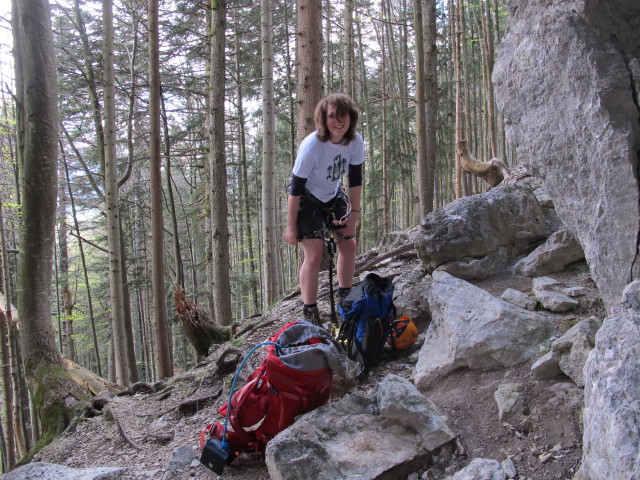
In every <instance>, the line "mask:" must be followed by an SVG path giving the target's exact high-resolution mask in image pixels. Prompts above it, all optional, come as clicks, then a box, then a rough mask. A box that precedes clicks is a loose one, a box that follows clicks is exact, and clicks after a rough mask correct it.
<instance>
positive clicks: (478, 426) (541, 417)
mask: <svg viewBox="0 0 640 480" xmlns="http://www.w3.org/2000/svg"><path fill="white" fill-rule="evenodd" d="M417 268H419V262H418V261H417V260H416V259H415V257H414V258H413V259H405V260H401V261H398V260H394V259H390V260H387V261H386V262H384V263H381V264H379V265H377V266H376V267H375V268H372V269H371V271H375V272H376V273H378V274H379V275H383V276H391V277H395V276H397V275H399V274H401V273H404V272H407V271H409V270H411V269H417ZM550 276H552V277H554V278H557V279H558V280H561V281H565V282H568V283H571V284H574V285H581V286H583V287H586V289H587V291H588V292H589V294H588V295H587V296H585V297H581V304H580V307H578V309H577V310H576V311H574V312H571V313H570V314H563V315H559V314H552V316H553V318H555V319H556V320H557V325H558V334H561V333H563V332H564V331H565V330H566V329H567V328H568V327H569V326H570V325H571V324H573V323H575V322H576V321H577V320H580V319H583V318H587V317H589V316H591V315H595V316H597V317H599V318H600V319H603V318H604V316H605V311H604V308H603V305H602V301H601V299H600V297H599V295H598V293H597V289H596V288H595V285H594V283H593V281H592V280H591V277H590V275H589V272H588V270H587V269H586V266H585V265H584V264H582V265H581V264H578V265H574V266H573V267H572V268H569V269H568V270H566V271H565V272H562V273H561V274H556V275H550ZM531 282H532V279H531V278H527V277H517V276H514V275H512V274H511V273H510V272H508V271H505V272H503V273H501V274H499V275H495V276H493V277H490V278H488V279H487V280H484V281H481V282H474V283H475V284H476V285H478V286H480V287H481V288H483V289H485V290H487V291H489V292H490V293H492V294H494V295H497V296H499V295H500V294H501V293H502V292H503V291H504V290H505V289H506V288H516V289H519V290H521V291H526V292H528V291H530V290H531ZM324 288H325V289H324V290H321V295H320V302H319V303H320V308H321V310H324V311H325V312H328V311H329V308H330V307H329V304H328V301H327V298H328V295H326V282H325V285H324ZM287 298H288V299H287V300H284V301H282V302H280V303H279V304H277V305H276V306H275V307H274V308H273V309H272V310H271V311H270V312H268V313H267V314H266V315H265V316H263V317H262V318H261V319H259V321H258V322H256V319H253V320H252V321H253V322H255V323H257V324H259V325H260V326H257V327H256V328H253V329H252V330H250V331H249V332H248V333H247V334H245V335H243V336H242V345H239V346H238V348H239V349H240V350H242V351H243V352H247V351H248V350H249V349H250V348H251V347H253V346H254V345H256V344H257V343H259V342H261V341H264V340H266V339H267V338H268V337H269V336H270V335H272V334H273V333H275V332H276V331H277V330H278V329H279V328H280V327H281V326H282V325H283V324H285V323H287V322H289V321H291V320H295V319H298V318H299V316H300V312H301V306H300V300H299V297H297V296H296V295H294V294H292V295H290V296H289V297H287ZM421 338H424V332H422V335H421ZM416 348H418V347H416ZM225 349H226V346H224V347H223V346H220V347H218V348H217V349H216V350H215V351H214V352H212V353H211V355H210V356H209V357H208V358H207V359H206V361H205V362H202V363H201V364H200V365H199V366H197V367H195V368H193V369H191V370H189V371H187V372H184V373H181V374H179V375H176V376H175V377H173V378H172V379H170V380H169V381H168V382H166V384H165V386H164V388H163V389H162V390H159V391H156V392H151V393H137V394H133V395H123V396H116V397H114V398H113V399H112V400H111V402H110V403H108V405H107V406H106V407H105V408H104V409H103V413H102V414H101V415H98V416H95V417H92V418H86V419H83V420H81V421H79V422H78V424H77V426H76V427H75V428H74V429H72V430H71V431H68V432H66V433H64V434H63V435H62V436H61V437H60V438H59V439H58V440H56V441H55V442H54V443H52V444H51V445H49V446H48V447H46V448H45V449H44V450H42V451H41V452H40V453H39V454H38V455H37V456H36V457H35V459H34V461H45V462H51V463H58V464H62V465H66V466H70V467H98V466H103V467H127V473H126V474H125V475H124V476H123V477H122V478H124V479H127V480H128V479H143V478H153V479H155V478H158V479H161V478H163V477H164V476H165V475H166V471H167V469H168V465H169V459H170V458H171V454H172V452H173V451H174V450H175V449H176V448H177V447H182V446H190V447H192V448H193V449H194V450H196V452H197V454H198V455H199V450H197V448H198V447H197V445H198V439H199V435H200V432H201V430H202V428H203V427H204V426H205V425H207V424H208V423H210V422H211V421H212V420H214V419H215V420H220V416H219V415H217V413H216V412H217V409H218V407H219V406H220V405H221V404H223V403H224V402H226V400H227V398H226V396H227V395H228V393H227V392H228V386H229V382H230V377H231V375H230V374H227V375H224V376H221V375H219V374H218V373H217V367H216V361H217V359H218V358H219V357H220V355H221V353H222V352H223V351H224V350H225ZM254 357H255V358H254ZM259 357H260V355H253V357H252V360H253V361H250V362H249V363H250V364H251V363H252V364H253V365H257V363H258V362H259V360H260V358H259ZM416 359H417V353H416V352H413V353H412V354H408V355H404V356H401V357H399V358H396V359H391V360H388V361H386V362H384V363H382V364H380V365H379V366H377V367H376V368H375V369H374V370H373V371H372V374H371V375H370V376H369V378H368V379H367V380H366V381H365V382H364V383H362V384H360V385H357V386H354V387H353V388H352V390H353V389H355V390H360V391H364V392H365V393H371V392H372V391H373V390H374V389H375V386H376V384H377V382H379V381H380V380H381V379H382V378H383V377H384V376H385V375H386V374H388V373H390V372H391V373H395V374H398V375H402V376H404V377H406V378H410V377H411V374H412V372H413V367H414V364H415V362H416ZM250 371H251V368H250V367H248V368H245V372H250ZM504 382H520V383H522V384H523V385H524V392H525V405H524V406H523V408H522V411H521V412H520V413H519V414H518V415H517V416H516V417H514V418H512V419H510V420H509V422H508V423H507V422H502V421H500V420H499V419H498V408H497V405H496V402H495V400H494V396H493V394H494V392H495V390H496V388H497V386H498V385H499V384H501V383H504ZM345 393H346V392H345V391H344V390H343V391H335V392H334V397H333V398H334V399H336V398H339V397H340V396H342V395H344V394H345ZM424 394H425V396H426V397H427V398H429V399H430V400H431V401H432V402H433V403H435V404H436V406H437V407H438V408H439V409H440V410H441V411H442V413H444V414H445V415H446V416H447V417H448V425H449V427H450V428H451V429H452V430H453V431H454V432H455V433H456V434H457V435H458V440H457V445H456V446H453V445H447V446H445V447H443V448H442V450H441V451H439V452H436V455H434V457H433V459H432V460H431V461H430V462H429V463H428V464H426V465H424V467H423V468H421V469H419V470H417V471H416V472H415V474H412V476H413V478H415V479H419V478H421V479H429V480H441V479H443V478H445V477H446V476H448V475H451V474H452V473H454V472H455V471H457V470H459V469H461V468H463V467H464V466H466V465H467V464H468V463H469V462H470V461H471V460H472V459H474V458H478V457H480V458H487V459H494V460H499V461H503V460H505V459H506V458H507V457H509V458H510V459H511V460H512V461H513V463H514V465H515V467H516V469H517V472H518V476H517V477H516V478H518V479H519V480H525V479H526V480H553V479H558V480H564V479H566V480H570V479H572V478H573V474H574V472H575V471H576V470H577V469H578V467H579V465H580V459H581V456H582V434H581V424H582V421H581V410H582V395H583V390H582V389H580V388H578V387H576V386H575V384H574V383H572V382H571V381H570V380H569V379H568V378H566V377H558V378H554V379H551V380H544V381H540V380H537V379H536V378H535V377H534V376H533V374H532V373H531V370H530V365H528V364H525V365H521V366H517V367H514V368H506V369H495V370H484V371H477V370H459V371H456V372H453V373H452V374H450V375H448V376H447V377H445V378H443V379H441V380H440V381H437V382H435V383H434V384H433V385H432V386H431V387H430V388H429V389H428V391H426V392H424ZM107 411H108V412H107ZM385 448H386V447H385ZM234 463H235V464H234V465H232V466H229V467H226V468H225V470H224V473H223V476H222V477H221V478H225V479H234V480H261V479H265V480H266V479H269V473H268V471H267V468H266V466H265V463H264V458H263V457H262V456H260V455H257V454H256V455H245V456H241V457H239V458H238V459H237V460H236V461H235V462H234ZM168 477H170V478H173V479H177V480H183V479H197V480H205V479H215V478H220V477H218V476H217V475H216V474H215V473H214V472H212V471H211V470H208V469H207V468H206V467H204V466H202V465H200V464H199V463H198V462H192V464H191V465H188V466H186V467H184V468H181V469H178V470H176V471H175V472H173V474H172V475H167V477H165V478H168ZM309 478H313V476H310V477H309ZM364 478H366V477H364Z"/></svg>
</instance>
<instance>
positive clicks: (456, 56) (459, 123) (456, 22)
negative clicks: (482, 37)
mask: <svg viewBox="0 0 640 480" xmlns="http://www.w3.org/2000/svg"><path fill="white" fill-rule="evenodd" d="M461 1H462V0H454V3H455V13H454V16H453V29H454V35H453V63H454V70H455V85H456V90H455V100H456V113H455V115H456V129H455V142H456V144H457V143H458V142H459V141H460V140H462V135H463V131H462V129H463V119H462V92H461V81H462V78H461V77H462V72H461V70H462V69H461V65H460V63H461V60H460V35H461V32H460V2H461ZM454 155H455V159H456V161H455V165H456V176H455V185H456V189H455V190H456V198H460V197H462V173H463V172H462V168H461V167H460V156H459V155H458V153H457V151H455V150H454Z"/></svg>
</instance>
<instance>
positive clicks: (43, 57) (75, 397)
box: [13, 0, 86, 446]
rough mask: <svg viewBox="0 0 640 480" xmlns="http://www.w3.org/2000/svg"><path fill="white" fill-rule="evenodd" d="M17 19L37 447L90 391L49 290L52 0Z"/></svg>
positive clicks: (35, 3) (28, 355)
mask: <svg viewBox="0 0 640 480" xmlns="http://www.w3.org/2000/svg"><path fill="white" fill-rule="evenodd" d="M13 16H14V17H15V18H17V19H18V20H17V25H18V27H19V31H18V33H17V37H18V41H19V44H20V57H17V58H16V64H20V65H21V70H22V77H21V80H22V83H21V84H18V92H19V93H18V97H19V102H18V104H19V108H21V109H22V114H23V118H24V119H26V120H27V121H28V128H25V130H24V134H25V138H24V157H23V162H22V165H21V181H22V192H23V198H22V227H21V231H20V233H21V235H20V246H21V247H20V264H19V282H20V288H19V290H18V309H19V311H20V315H21V319H22V321H21V326H22V335H21V336H22V343H23V351H24V354H25V367H26V377H27V382H28V385H29V390H30V391H31V398H32V400H33V402H34V407H35V409H36V411H37V412H38V413H39V415H40V421H41V423H42V434H43V436H42V439H41V442H40V446H44V445H46V444H48V443H50V442H51V440H53V438H54V436H56V435H57V434H59V433H61V432H62V431H63V430H64V428H66V426H67V425H68V424H69V422H70V421H71V417H72V415H73V409H74V404H76V403H77V402H78V401H79V400H81V399H84V398H86V396H85V395H84V394H83V392H82V391H81V390H80V389H79V388H78V387H77V386H76V385H75V383H74V382H73V381H72V380H71V378H70V377H69V374H68V373H67V372H66V371H65V369H64V367H63V365H62V357H61V356H60V352H59V351H58V348H57V347H56V343H55V335H54V332H53V328H52V327H51V301H50V291H51V290H50V289H51V279H52V270H53V258H52V254H53V245H54V242H55V238H54V232H55V218H56V193H57V192H56V190H57V158H58V103H57V96H58V92H57V82H56V65H55V60H56V55H55V50H54V43H53V34H52V29H51V8H50V6H49V2H48V1H47V0H22V1H20V2H18V1H14V3H13Z"/></svg>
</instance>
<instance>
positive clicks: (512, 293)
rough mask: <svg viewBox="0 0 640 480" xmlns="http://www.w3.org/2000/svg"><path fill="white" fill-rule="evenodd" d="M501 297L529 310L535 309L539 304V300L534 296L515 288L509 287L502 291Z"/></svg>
mask: <svg viewBox="0 0 640 480" xmlns="http://www.w3.org/2000/svg"><path fill="white" fill-rule="evenodd" d="M500 298H501V299H503V300H505V301H507V302H511V303H513V304H514V305H517V306H518V307H521V308H526V309H527V310H535V309H536V306H537V305H538V301H537V300H536V299H535V298H534V297H532V296H531V295H529V294H526V293H524V292H521V291H520V290H515V289H513V288H507V289H506V290H505V291H504V292H502V295H500Z"/></svg>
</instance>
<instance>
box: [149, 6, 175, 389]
mask: <svg viewBox="0 0 640 480" xmlns="http://www.w3.org/2000/svg"><path fill="white" fill-rule="evenodd" d="M148 6H149V12H148V32H149V128H150V132H149V141H150V144H149V147H150V148H149V157H150V158H149V163H150V169H151V172H150V185H149V189H150V197H151V257H152V262H151V268H152V271H151V283H152V289H153V312H154V325H155V334H156V341H155V345H156V377H157V378H159V379H164V378H168V377H171V376H172V375H173V367H172V365H171V355H170V348H169V329H168V324H167V306H166V302H165V290H164V245H163V242H164V221H163V218H162V213H163V208H162V173H161V170H160V166H161V158H160V53H159V45H158V44H159V37H158V0H149V4H148Z"/></svg>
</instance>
